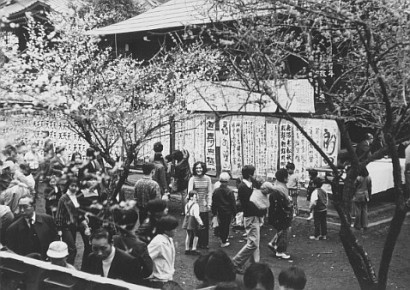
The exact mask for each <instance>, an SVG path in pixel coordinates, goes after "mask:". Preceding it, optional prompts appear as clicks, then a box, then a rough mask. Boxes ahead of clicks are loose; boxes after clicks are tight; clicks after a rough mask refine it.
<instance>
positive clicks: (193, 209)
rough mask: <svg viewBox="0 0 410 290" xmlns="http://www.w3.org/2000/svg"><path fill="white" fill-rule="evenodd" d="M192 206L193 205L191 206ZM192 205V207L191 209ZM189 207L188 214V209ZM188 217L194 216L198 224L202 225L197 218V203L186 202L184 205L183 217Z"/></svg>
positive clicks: (198, 217) (199, 218) (200, 220)
mask: <svg viewBox="0 0 410 290" xmlns="http://www.w3.org/2000/svg"><path fill="white" fill-rule="evenodd" d="M192 204H193V205H192ZM191 205H192V207H191ZM190 207H191V209H190V211H189V213H188V209H189V208H190ZM188 214H189V215H190V216H194V217H195V219H196V221H197V222H198V224H200V225H203V222H202V219H201V217H200V216H199V205H198V203H194V202H193V201H192V200H190V201H188V203H187V204H186V205H185V215H188Z"/></svg>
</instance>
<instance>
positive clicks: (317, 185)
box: [313, 177, 323, 188]
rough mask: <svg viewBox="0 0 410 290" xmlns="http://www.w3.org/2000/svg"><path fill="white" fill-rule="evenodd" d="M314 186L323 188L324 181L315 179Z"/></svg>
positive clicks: (318, 178)
mask: <svg viewBox="0 0 410 290" xmlns="http://www.w3.org/2000/svg"><path fill="white" fill-rule="evenodd" d="M313 184H314V185H315V188H321V187H322V185H323V179H322V178H320V177H316V178H315V179H313Z"/></svg>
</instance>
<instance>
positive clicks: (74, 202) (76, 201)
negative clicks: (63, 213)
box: [67, 191, 80, 208]
mask: <svg viewBox="0 0 410 290" xmlns="http://www.w3.org/2000/svg"><path fill="white" fill-rule="evenodd" d="M67 195H68V197H69V198H70V200H71V202H72V203H73V204H74V207H75V208H79V207H80V204H79V203H78V200H77V196H76V195H75V193H71V192H70V191H67Z"/></svg>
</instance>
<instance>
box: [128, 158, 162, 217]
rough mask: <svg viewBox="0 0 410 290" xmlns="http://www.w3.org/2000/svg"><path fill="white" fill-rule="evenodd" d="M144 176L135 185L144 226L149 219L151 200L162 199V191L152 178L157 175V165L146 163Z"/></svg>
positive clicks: (136, 198) (143, 167)
mask: <svg viewBox="0 0 410 290" xmlns="http://www.w3.org/2000/svg"><path fill="white" fill-rule="evenodd" d="M142 172H143V174H144V176H143V177H142V179H140V180H138V181H137V182H136V183H135V188H134V198H135V201H136V202H137V207H138V209H139V218H140V223H141V224H142V223H143V222H144V220H145V219H146V218H147V215H148V212H147V203H148V202H149V201H150V200H153V199H156V198H161V189H160V187H159V185H158V183H157V182H156V181H155V180H152V177H153V176H154V174H155V165H154V164H152V163H144V164H143V165H142Z"/></svg>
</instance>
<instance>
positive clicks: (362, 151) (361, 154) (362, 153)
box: [356, 133, 374, 161]
mask: <svg viewBox="0 0 410 290" xmlns="http://www.w3.org/2000/svg"><path fill="white" fill-rule="evenodd" d="M373 139H374V138H373V135H372V134H370V133H366V136H365V139H364V140H363V141H362V142H360V143H359V144H358V145H357V148H356V154H357V157H358V158H359V161H364V160H366V159H367V158H369V157H370V155H371V153H370V145H371V144H372V143H373Z"/></svg>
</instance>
